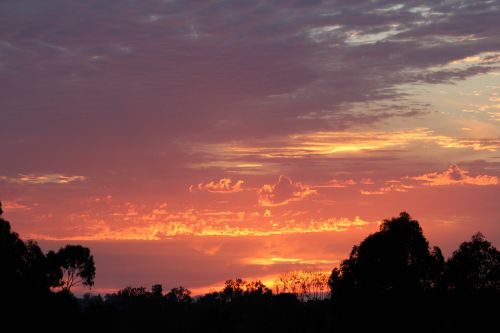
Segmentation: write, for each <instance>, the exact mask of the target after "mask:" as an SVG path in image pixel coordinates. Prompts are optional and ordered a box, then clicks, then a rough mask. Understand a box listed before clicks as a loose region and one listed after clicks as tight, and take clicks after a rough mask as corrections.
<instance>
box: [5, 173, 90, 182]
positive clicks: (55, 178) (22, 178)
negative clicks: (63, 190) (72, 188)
mask: <svg viewBox="0 0 500 333" xmlns="http://www.w3.org/2000/svg"><path fill="white" fill-rule="evenodd" d="M85 179H86V178H85V177H84V176H66V175H61V174H55V173H54V174H45V175H36V174H26V175H24V174H19V175H18V176H17V177H7V176H0V180H3V181H7V182H9V183H15V184H50V183H52V184H68V183H72V182H83V181H85Z"/></svg>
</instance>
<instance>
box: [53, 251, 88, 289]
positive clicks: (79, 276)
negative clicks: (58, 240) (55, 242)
mask: <svg viewBox="0 0 500 333" xmlns="http://www.w3.org/2000/svg"><path fill="white" fill-rule="evenodd" d="M47 257H48V259H49V261H50V262H51V265H53V266H57V267H59V269H60V274H58V276H57V277H58V278H59V279H57V277H56V281H55V283H54V286H57V287H61V288H62V289H63V290H67V291H71V288H72V287H74V286H78V285H83V286H88V287H92V286H93V285H94V278H95V264H94V257H93V256H92V255H91V254H90V249H89V248H87V247H83V246H81V245H66V246H65V247H63V248H61V249H59V251H58V252H57V253H54V252H53V251H50V252H49V253H48V255H47Z"/></svg>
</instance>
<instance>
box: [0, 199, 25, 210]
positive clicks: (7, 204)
mask: <svg viewBox="0 0 500 333" xmlns="http://www.w3.org/2000/svg"><path fill="white" fill-rule="evenodd" d="M2 204H3V208H4V209H5V210H13V209H30V207H28V206H26V205H23V204H21V203H19V202H17V201H4V202H3V203H2Z"/></svg>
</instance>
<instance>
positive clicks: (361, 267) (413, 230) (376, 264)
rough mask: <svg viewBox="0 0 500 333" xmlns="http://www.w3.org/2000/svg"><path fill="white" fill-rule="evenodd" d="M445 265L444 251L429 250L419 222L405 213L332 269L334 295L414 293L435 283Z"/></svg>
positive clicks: (364, 295) (331, 285) (354, 248)
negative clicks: (442, 252)
mask: <svg viewBox="0 0 500 333" xmlns="http://www.w3.org/2000/svg"><path fill="white" fill-rule="evenodd" d="M443 263H444V258H443V256H442V254H441V250H440V249H439V248H437V247H435V248H433V249H432V250H431V249H430V247H429V242H428V241H427V239H426V238H425V237H424V235H423V232H422V228H421V227H420V225H419V223H418V221H416V220H413V219H411V217H410V215H409V214H408V213H406V212H402V213H401V214H400V215H399V217H395V218H392V219H389V220H384V221H383V222H382V224H381V225H380V230H379V231H378V232H376V233H374V234H371V235H369V236H368V237H367V238H365V239H364V240H363V241H362V242H361V243H360V244H359V245H356V246H354V247H353V249H352V251H351V254H350V256H349V258H348V259H346V260H344V261H342V263H341V265H340V267H339V268H335V269H333V271H332V275H331V277H330V281H329V284H330V287H331V290H332V296H333V297H337V296H338V297H339V298H342V297H343V296H347V295H349V297H352V296H353V295H358V296H359V295H362V296H363V297H371V298H372V297H380V296H383V295H387V294H400V295H408V294H414V293H417V292H419V291H422V290H424V289H426V288H430V287H431V286H432V285H433V283H435V281H436V277H437V276H438V275H439V272H440V271H441V269H442V266H443Z"/></svg>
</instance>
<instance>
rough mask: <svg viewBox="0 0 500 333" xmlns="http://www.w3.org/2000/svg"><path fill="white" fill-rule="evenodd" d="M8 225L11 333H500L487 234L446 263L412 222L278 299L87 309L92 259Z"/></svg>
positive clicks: (290, 286)
mask: <svg viewBox="0 0 500 333" xmlns="http://www.w3.org/2000/svg"><path fill="white" fill-rule="evenodd" d="M2 213H3V212H2V209H1V204H0V267H1V274H0V302H1V304H0V306H1V309H2V310H1V311H2V318H3V320H2V326H3V327H2V331H6V330H7V329H11V330H14V329H15V330H21V331H27V330H37V331H41V330H43V331H47V332H62V331H73V332H93V331H104V332H150V331H166V332H257V331H259V330H261V331H266V332H267V331H269V332H465V331H474V332H481V331H489V332H499V331H500V322H499V321H498V319H497V315H498V310H499V304H500V252H499V251H498V250H497V249H496V248H495V247H494V246H493V245H492V244H491V243H490V242H488V241H487V240H486V239H485V237H484V236H483V235H482V234H481V233H477V234H475V235H473V236H472V237H471V239H470V240H467V241H464V242H463V243H462V244H461V245H460V246H459V248H458V249H456V250H455V251H454V252H453V254H452V255H451V256H450V257H449V258H448V259H445V258H444V256H443V254H442V253H441V250H440V249H439V247H437V246H434V247H430V245H429V242H428V241H427V239H426V238H425V236H424V234H423V231H422V228H421V227H420V225H419V222H418V221H417V220H414V219H412V217H411V216H410V215H409V214H408V213H406V212H402V213H400V215H399V216H397V217H394V218H391V219H387V220H384V221H383V222H382V223H381V224H380V229H379V231H377V232H375V233H373V234H370V235H368V236H367V237H366V238H365V239H364V240H363V241H362V242H361V243H360V244H358V245H354V246H353V248H352V251H351V253H350V255H349V257H348V258H346V259H345V260H343V261H342V262H341V263H340V265H339V267H332V272H331V275H330V276H329V277H328V278H327V279H326V280H325V279H323V278H322V277H321V276H320V275H317V274H313V273H310V274H308V275H307V274H306V275H304V276H299V275H296V274H295V275H294V274H284V275H282V276H281V278H280V281H281V283H282V284H281V287H276V289H275V290H274V291H273V290H272V289H271V286H266V285H264V284H263V283H262V282H261V281H244V280H243V279H240V278H235V279H229V280H227V281H226V283H225V285H224V288H223V289H222V290H220V291H214V292H210V293H207V294H205V295H202V296H198V297H193V296H192V295H191V291H190V290H188V289H187V288H185V287H183V286H179V287H176V288H172V289H171V290H169V291H164V290H163V287H162V285H160V284H156V285H153V286H152V287H151V288H149V289H148V288H146V287H143V286H139V287H136V286H126V287H124V288H123V289H121V290H119V291H117V292H115V293H112V294H108V295H104V296H101V295H94V294H90V293H88V294H85V295H84V296H83V297H82V298H77V297H76V296H75V295H74V294H73V292H72V289H73V288H74V287H76V286H82V287H91V286H92V285H93V284H94V279H95V276H96V273H97V274H98V267H95V263H94V258H93V256H92V254H91V250H90V249H89V248H86V247H83V246H81V245H67V246H65V247H62V248H61V249H59V250H58V251H57V252H54V251H50V252H48V253H46V254H45V253H43V251H42V250H41V248H40V247H39V246H38V244H37V243H36V242H35V241H32V240H23V239H22V238H21V237H20V236H19V235H18V234H17V233H16V232H14V231H13V230H12V229H11V224H10V223H9V222H8V221H6V220H4V219H3V218H2V217H1V214H2ZM325 287H326V288H327V289H324V288H325Z"/></svg>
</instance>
